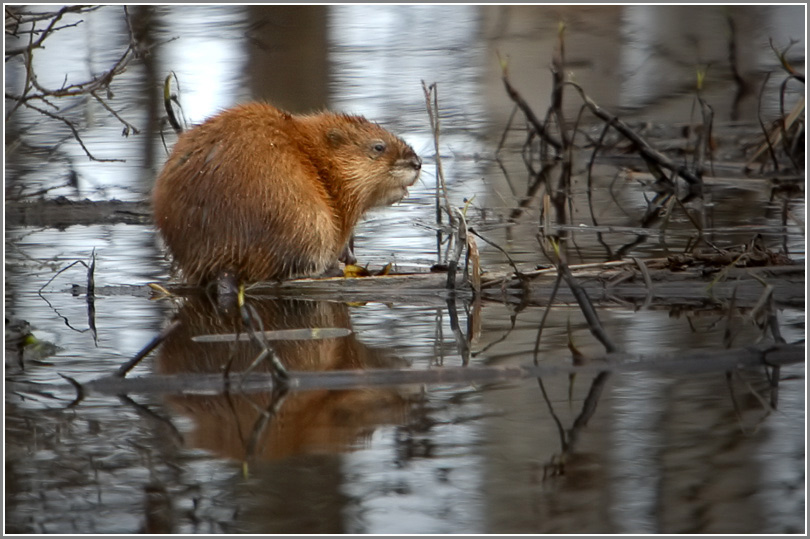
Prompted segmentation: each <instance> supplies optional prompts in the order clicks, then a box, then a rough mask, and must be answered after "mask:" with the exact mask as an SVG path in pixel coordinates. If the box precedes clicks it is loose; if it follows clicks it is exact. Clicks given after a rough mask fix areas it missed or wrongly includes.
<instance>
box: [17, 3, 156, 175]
mask: <svg viewBox="0 0 810 539" xmlns="http://www.w3.org/2000/svg"><path fill="white" fill-rule="evenodd" d="M100 7H101V6H66V7H62V8H60V9H58V10H56V11H38V12H31V11H26V10H25V9H24V8H22V7H14V6H6V9H5V15H6V19H5V28H6V40H7V42H8V40H9V39H13V38H16V39H17V40H18V41H21V42H24V41H27V43H25V44H23V45H21V46H17V47H9V48H7V49H6V65H7V66H8V65H9V64H10V63H11V62H15V61H16V62H21V63H22V66H23V68H24V70H25V80H24V82H23V84H22V88H20V90H19V93H14V92H9V91H6V96H5V98H6V103H7V107H6V111H7V112H6V118H5V120H6V121H8V120H9V119H10V118H11V117H12V116H13V115H14V114H15V112H17V110H19V109H20V108H27V109H30V110H32V111H35V112H37V113H39V114H42V115H43V116H46V117H47V118H50V119H52V120H56V121H58V122H61V123H63V124H65V125H66V126H67V127H68V128H69V129H70V131H71V133H72V135H73V138H74V139H75V140H76V141H77V142H78V143H79V145H80V146H81V147H82V150H84V153H85V154H86V155H87V157H88V158H90V159H91V160H93V161H121V160H120V159H103V158H99V157H96V156H95V155H93V153H92V152H91V151H90V149H89V148H88V147H87V146H86V145H85V143H84V141H83V140H82V137H81V134H80V126H78V125H77V124H76V122H75V121H73V120H71V119H70V118H69V117H68V116H67V115H66V114H65V111H66V110H67V108H68V106H69V105H70V104H72V101H71V100H72V99H75V98H91V99H94V100H95V101H97V102H98V103H99V104H100V105H101V106H102V107H104V109H105V110H107V111H108V112H109V113H110V114H111V115H112V116H114V117H115V118H116V119H117V120H118V121H119V122H120V123H121V124H122V125H123V135H124V136H128V135H130V134H137V133H138V132H139V131H138V129H137V128H136V127H135V126H134V125H132V124H131V123H129V122H128V121H127V120H125V119H124V118H123V117H122V116H121V115H120V114H119V113H118V111H116V110H115V109H114V108H113V107H112V106H111V105H110V104H109V102H108V101H109V100H110V99H111V98H112V90H111V84H112V82H113V79H114V78H115V77H116V76H118V75H120V74H121V73H123V72H124V71H125V70H126V69H127V67H128V66H129V64H130V63H131V62H132V61H133V60H134V59H136V58H138V57H139V56H140V55H141V54H142V53H143V51H142V50H140V47H139V45H138V42H137V41H136V39H135V38H134V33H133V31H132V25H131V22H130V18H129V12H128V10H127V7H126V6H124V16H125V20H126V23H127V28H128V29H129V35H130V39H129V44H128V45H127V47H126V49H125V50H124V51H123V52H122V53H121V55H120V56H119V57H118V59H117V60H116V61H115V62H114V63H113V65H112V66H111V67H110V68H109V69H107V70H106V71H104V72H103V73H100V74H97V75H94V76H93V77H92V78H90V79H89V80H85V81H81V82H70V81H68V80H67V78H65V80H64V81H63V83H62V85H61V86H60V87H58V88H47V87H45V86H44V85H43V84H41V83H40V82H39V78H38V76H37V71H36V69H35V61H34V58H35V56H36V54H37V52H38V51H41V50H42V49H44V47H45V42H46V40H47V39H48V38H49V37H51V36H53V35H54V34H55V33H56V32H59V31H61V30H65V29H67V28H72V27H76V26H79V25H80V24H82V23H83V20H82V19H78V20H75V21H74V22H63V19H66V18H67V17H66V16H68V15H73V16H76V15H79V16H81V15H83V14H86V13H90V12H92V11H95V10H97V9H100ZM70 18H71V19H74V18H75V17H70Z"/></svg>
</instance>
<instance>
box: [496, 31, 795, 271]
mask: <svg viewBox="0 0 810 539" xmlns="http://www.w3.org/2000/svg"><path fill="white" fill-rule="evenodd" d="M564 33H565V26H564V25H563V24H561V25H560V28H559V33H558V42H557V47H556V50H555V53H554V56H553V59H552V64H551V74H552V79H553V87H552V93H551V99H550V104H549V106H548V109H547V111H546V114H545V116H544V117H542V118H541V117H540V115H539V114H537V113H536V112H535V111H533V110H532V109H531V107H530V106H529V104H528V103H527V101H526V99H524V97H523V96H522V95H521V93H520V92H519V91H518V89H517V88H515V86H514V85H513V84H512V83H511V81H510V79H509V71H508V65H507V63H506V62H504V61H502V62H501V68H502V80H503V83H504V86H505V89H506V93H507V95H508V96H509V97H510V99H511V100H512V101H513V102H514V104H515V109H514V112H513V114H512V117H511V118H510V120H509V122H508V124H507V126H506V129H505V131H504V137H503V139H502V141H501V145H500V146H499V148H498V152H500V150H501V147H502V146H503V143H504V141H505V140H506V133H507V132H508V130H509V129H510V128H511V125H512V122H513V120H514V118H515V113H516V112H518V111H520V112H521V113H522V115H523V117H524V119H525V122H526V125H527V127H528V129H527V135H526V140H525V141H524V143H523V160H524V163H525V165H526V168H527V172H528V174H529V182H528V185H527V187H526V191H525V194H523V195H520V194H519V193H515V194H516V195H517V196H519V197H520V199H519V202H518V204H517V206H516V207H515V208H514V209H513V210H512V211H511V213H510V216H509V217H510V219H511V220H515V219H517V218H518V217H520V215H522V214H523V213H524V212H525V211H526V209H528V208H530V207H532V204H533V203H534V201H535V200H537V198H538V196H540V197H541V204H540V214H541V220H540V225H539V233H538V241H539V242H540V246H541V248H542V249H543V251H544V252H546V253H547V254H548V252H549V251H550V250H551V248H552V245H553V244H554V245H558V246H559V247H560V252H561V254H562V256H563V257H564V256H565V254H566V252H567V247H568V244H567V240H569V237H568V234H567V230H569V229H570V225H571V224H573V223H572V222H571V220H572V215H573V209H572V181H571V180H572V163H573V156H574V152H575V151H581V150H583V149H586V148H590V152H591V155H590V159H589V160H588V163H587V197H588V208H589V212H590V217H591V223H589V224H590V225H592V226H593V227H594V229H596V228H598V227H599V226H600V223H599V222H598V220H597V216H596V212H595V211H594V202H593V198H592V196H593V175H592V171H593V167H594V164H595V162H596V158H597V156H598V155H599V154H600V153H602V152H604V151H606V150H607V149H608V147H609V145H608V144H606V140H608V135H609V134H610V133H611V132H615V133H617V134H618V135H619V137H621V138H622V139H623V140H625V141H626V143H627V147H628V148H629V151H630V152H632V153H635V154H636V155H637V156H638V157H639V158H641V160H642V162H643V163H644V165H646V167H647V169H648V170H649V172H650V174H651V175H652V176H653V178H654V182H653V183H652V184H651V185H650V188H651V191H652V195H651V196H650V197H645V198H646V200H647V208H646V211H645V212H644V214H643V215H640V216H639V217H638V227H639V228H643V229H647V228H653V227H655V226H656V225H658V224H660V226H661V227H664V226H665V225H666V223H667V222H668V221H669V219H670V217H671V215H672V212H673V211H674V210H677V209H680V210H682V211H683V213H684V215H685V216H686V218H687V219H688V220H689V221H690V222H691V223H692V225H693V226H694V228H695V235H694V239H693V240H692V241H691V242H690V245H689V246H688V247H687V248H693V247H695V246H696V245H698V244H699V243H700V242H705V241H706V239H705V237H704V235H703V230H702V224H701V223H703V222H704V220H705V219H703V218H702V216H700V215H698V216H693V215H692V213H694V210H687V206H686V204H687V203H688V202H690V201H692V200H694V199H699V198H702V197H703V191H704V182H703V179H704V175H705V174H706V173H707V171H710V169H711V167H712V160H713V151H714V149H713V143H714V139H713V133H712V130H713V124H714V111H713V108H712V107H711V105H710V104H709V103H708V102H707V101H706V100H705V99H703V96H702V90H703V81H704V80H705V76H706V71H705V69H702V68H701V69H698V71H697V84H696V88H695V104H696V110H697V112H698V114H699V118H700V119H699V125H697V126H696V128H695V129H692V130H691V131H692V132H693V133H694V134H695V135H696V139H695V140H693V141H690V143H691V144H690V146H691V148H690V149H691V150H692V155H693V158H692V159H691V160H687V159H683V158H680V157H678V158H672V157H669V156H668V155H666V154H665V153H663V152H662V151H659V150H658V149H656V148H655V147H654V146H653V145H652V144H651V143H650V142H648V141H647V140H646V139H645V138H644V137H643V136H642V135H641V134H640V133H639V132H638V131H636V130H634V129H633V128H632V127H631V126H630V125H628V124H627V123H625V122H624V121H622V120H621V119H620V118H619V117H617V116H615V115H614V114H612V113H610V112H608V111H607V110H605V109H604V108H602V107H600V106H599V105H598V104H597V103H596V102H595V101H594V100H593V99H592V98H591V97H590V96H588V94H587V93H586V92H585V90H584V89H583V88H582V87H581V86H579V85H578V84H576V83H575V82H573V81H570V80H566V79H565V77H564V76H563V73H565V39H564ZM788 48H789V47H788ZM774 52H775V53H776V54H777V56H778V58H779V59H780V62H781V64H782V66H783V68H784V70H785V71H786V72H787V77H786V79H785V80H784V82H783V83H782V85H781V91H780V104H781V106H782V108H781V112H782V114H781V116H780V118H779V119H778V120H777V121H776V122H774V123H773V125H772V126H771V127H770V128H766V126H765V124H764V122H762V121H761V125H762V130H763V133H764V142H763V143H762V144H761V145H760V146H759V148H758V150H757V151H756V153H755V154H754V156H753V157H752V158H751V160H750V162H749V167H748V169H749V170H751V169H752V168H753V166H754V164H755V163H759V164H760V166H761V167H764V166H765V162H769V163H770V164H771V166H772V169H773V170H775V171H780V170H783V171H785V170H789V171H791V172H793V173H796V172H800V171H801V169H802V163H803V158H804V154H803V152H804V100H803V99H800V100H799V101H798V102H797V103H796V105H795V106H794V107H793V109H792V110H791V111H786V110H785V107H784V101H785V95H786V87H787V85H788V83H790V82H793V81H797V82H799V83H801V84H804V75H802V74H800V73H798V72H797V71H796V70H795V68H793V67H792V66H791V65H790V63H789V62H788V61H787V59H786V52H787V48H786V49H785V50H782V51H778V50H776V48H775V47H774ZM732 57H733V55H732ZM732 67H733V68H734V69H733V70H735V69H736V66H732ZM765 82H767V79H766V81H765ZM566 88H571V89H573V90H574V91H575V92H576V94H577V95H578V96H579V97H580V99H581V101H582V105H581V107H580V110H579V113H578V114H577V117H576V119H575V120H574V121H572V122H566V118H565V116H564V113H563V107H562V100H563V92H564V90H565V89H566ZM763 88H764V85H763ZM761 97H762V96H761V94H760V99H761ZM586 113H588V114H590V115H591V116H593V117H595V118H596V119H598V120H599V121H601V122H603V128H602V132H601V134H600V136H599V137H598V139H595V140H594V138H593V137H591V136H589V135H588V134H587V133H585V132H584V131H582V130H580V129H579V124H580V122H581V121H582V119H583V117H584V116H585V114H586ZM583 136H584V137H585V139H586V140H585V141H584V142H583V141H581V137H583ZM496 155H497V153H496ZM501 167H502V168H503V165H501ZM504 171H505V169H504ZM507 181H509V178H508V175H507ZM510 186H511V182H510ZM513 191H515V189H514V187H513ZM648 235H649V234H644V233H637V234H636V237H635V238H634V239H632V240H630V241H629V242H627V243H625V244H623V245H620V246H611V245H609V244H608V243H606V241H605V240H604V238H603V234H602V232H601V231H599V230H596V237H597V240H598V241H599V242H600V244H601V245H602V246H603V247H604V248H605V250H606V253H607V259H608V260H621V259H623V258H624V257H625V256H627V255H628V254H629V253H630V252H631V250H632V249H633V248H635V247H636V246H638V245H639V244H640V243H642V242H644V241H645V239H646V237H647V236H648ZM549 258H550V259H551V260H553V259H554V258H553V257H549Z"/></svg>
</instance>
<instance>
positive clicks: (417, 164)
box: [411, 153, 422, 170]
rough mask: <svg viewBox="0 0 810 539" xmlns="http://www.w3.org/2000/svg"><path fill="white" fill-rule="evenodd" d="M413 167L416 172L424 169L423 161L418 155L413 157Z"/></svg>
mask: <svg viewBox="0 0 810 539" xmlns="http://www.w3.org/2000/svg"><path fill="white" fill-rule="evenodd" d="M411 166H412V167H413V168H414V169H415V170H420V169H421V168H422V159H421V158H420V157H419V156H418V155H416V153H414V154H413V155H412V156H411Z"/></svg>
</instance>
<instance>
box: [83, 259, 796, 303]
mask: <svg viewBox="0 0 810 539" xmlns="http://www.w3.org/2000/svg"><path fill="white" fill-rule="evenodd" d="M570 269H571V272H572V274H573V276H574V277H575V278H576V279H577V280H578V281H579V283H580V285H581V286H582V287H583V288H584V289H585V290H586V291H587V293H588V295H589V297H590V298H591V301H592V302H593V303H594V304H596V305H616V304H619V305H624V304H632V305H642V304H645V305H646V306H647V307H661V308H666V307H672V306H702V307H706V306H723V305H724V304H727V303H728V302H729V301H731V299H732V297H733V298H734V301H735V305H736V306H737V307H740V308H748V307H753V306H754V305H756V304H757V303H758V302H759V301H760V300H761V298H762V297H763V294H764V293H766V292H769V291H770V292H772V293H773V298H774V301H775V303H776V305H777V306H791V307H802V306H804V304H805V268H804V266H803V265H798V264H795V265H787V266H759V267H751V268H737V267H731V268H726V269H718V268H705V267H694V268H687V269H684V270H681V271H672V270H670V269H666V268H659V269H652V268H651V269H648V270H647V275H648V276H649V278H650V281H649V283H648V282H647V280H646V278H645V275H644V273H643V272H642V270H641V269H640V268H639V267H638V265H637V263H636V262H635V261H620V262H606V263H594V264H581V265H572V266H570ZM556 277H557V270H556V269H554V268H548V269H541V270H535V271H531V272H525V273H521V274H519V275H517V274H515V273H513V272H488V273H484V274H483V275H482V290H481V296H480V297H481V298H482V299H484V300H491V301H498V302H506V303H522V304H524V305H547V304H548V302H549V300H550V298H551V292H552V290H553V288H554V282H555V280H556ZM457 282H458V283H462V284H461V285H460V286H459V287H458V288H457V289H455V290H448V289H447V288H446V283H447V274H446V273H444V272H430V273H429V272H425V273H407V274H390V275H384V276H375V277H356V278H345V277H328V278H309V279H293V280H289V281H282V282H262V283H256V284H253V285H250V286H249V287H247V289H246V293H247V294H248V295H250V296H256V297H268V296H283V297H289V296H296V297H305V298H311V299H324V300H331V301H344V302H364V301H366V302H370V301H374V302H386V303H396V302H407V303H409V304H417V305H435V306H441V305H445V304H446V302H447V300H448V299H451V298H457V299H472V298H473V296H474V295H473V292H472V290H471V289H470V287H469V286H466V284H464V283H463V282H462V281H461V279H460V278H459V279H458V280H457ZM161 286H163V287H164V288H165V290H166V291H168V292H169V293H172V294H176V295H180V296H183V295H187V294H194V293H199V292H200V289H199V288H191V287H188V286H184V285H169V284H166V285H161ZM72 292H73V293H74V294H76V295H81V294H84V293H86V288H85V287H83V286H81V285H74V287H73V289H72ZM95 294H96V295H99V296H105V295H135V296H149V295H154V294H155V290H153V289H152V288H150V287H149V286H146V285H143V286H140V285H135V286H108V287H96V288H95ZM574 302H575V299H574V297H573V295H572V294H571V292H570V290H569V289H568V287H567V286H566V285H565V284H564V283H563V284H561V286H560V288H559V290H558V291H557V294H556V297H555V300H554V303H555V304H571V303H574Z"/></svg>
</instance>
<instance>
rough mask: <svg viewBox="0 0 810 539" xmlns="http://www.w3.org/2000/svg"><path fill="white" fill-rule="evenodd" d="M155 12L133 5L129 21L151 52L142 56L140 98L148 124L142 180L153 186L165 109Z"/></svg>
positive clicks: (143, 137)
mask: <svg viewBox="0 0 810 539" xmlns="http://www.w3.org/2000/svg"><path fill="white" fill-rule="evenodd" d="M155 16H156V14H155V10H154V8H153V7H152V6H132V7H131V8H129V20H130V23H131V25H132V34H133V36H132V37H133V39H134V40H135V41H136V42H137V43H138V44H139V46H140V48H141V50H146V51H149V52H148V53H147V54H142V55H141V65H142V66H143V76H142V77H140V79H139V81H138V83H139V84H140V86H141V88H140V90H139V91H138V95H141V96H145V98H144V103H143V106H144V108H145V110H146V125H145V126H144V127H143V130H142V133H141V142H142V143H143V164H142V167H141V171H142V174H143V176H142V177H141V180H142V181H144V182H149V185H151V181H152V178H153V177H154V173H155V172H156V169H155V145H154V140H155V139H154V137H153V135H154V134H156V133H157V132H158V129H159V125H158V119H159V118H160V110H161V101H162V100H161V97H162V92H161V83H160V82H159V80H160V79H159V77H158V72H157V71H158V66H159V61H158V58H157V53H158V51H159V50H160V47H153V45H154V39H153V37H154V28H155V24H154V19H155Z"/></svg>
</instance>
